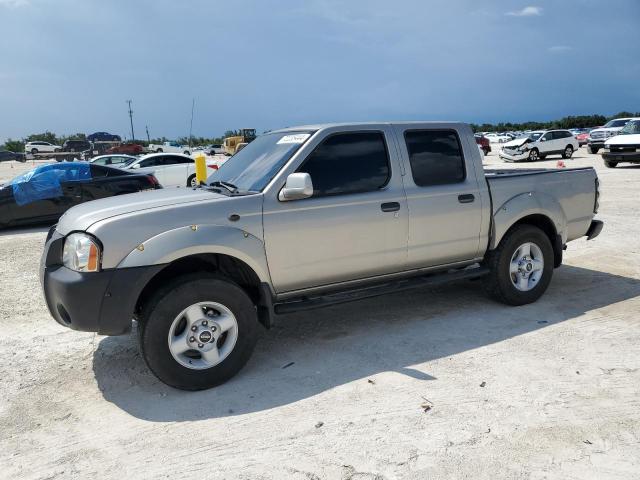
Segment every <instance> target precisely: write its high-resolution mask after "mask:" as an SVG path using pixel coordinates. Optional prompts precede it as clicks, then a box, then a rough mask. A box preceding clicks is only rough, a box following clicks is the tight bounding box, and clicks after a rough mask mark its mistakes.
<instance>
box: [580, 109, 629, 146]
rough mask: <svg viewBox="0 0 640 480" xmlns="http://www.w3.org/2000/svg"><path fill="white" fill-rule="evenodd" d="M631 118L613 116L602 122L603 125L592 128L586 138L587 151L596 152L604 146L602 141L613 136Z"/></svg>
mask: <svg viewBox="0 0 640 480" xmlns="http://www.w3.org/2000/svg"><path fill="white" fill-rule="evenodd" d="M629 120H631V118H614V119H613V120H609V121H608V122H607V123H605V124H604V126H603V127H598V128H594V129H593V130H591V131H590V132H589V138H588V139H587V146H588V147H589V152H591V153H594V154H595V153H598V151H599V150H600V149H601V148H602V147H604V142H605V141H607V139H608V138H610V137H615V136H616V135H617V134H618V132H620V130H622V129H623V127H624V126H625V125H626V124H627V123H629Z"/></svg>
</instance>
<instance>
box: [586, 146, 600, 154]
mask: <svg viewBox="0 0 640 480" xmlns="http://www.w3.org/2000/svg"><path fill="white" fill-rule="evenodd" d="M598 150H600V149H599V148H598V147H589V152H590V153H593V154H594V155H595V154H596V153H598Z"/></svg>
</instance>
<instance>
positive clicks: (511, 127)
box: [471, 112, 640, 132]
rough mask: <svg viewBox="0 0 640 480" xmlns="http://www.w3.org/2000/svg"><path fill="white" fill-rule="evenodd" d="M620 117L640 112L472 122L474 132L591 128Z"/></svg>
mask: <svg viewBox="0 0 640 480" xmlns="http://www.w3.org/2000/svg"><path fill="white" fill-rule="evenodd" d="M620 117H640V112H635V113H632V112H618V113H616V114H615V115H611V116H609V117H605V116H604V115H574V116H568V117H563V118H561V119H560V120H552V121H549V122H522V123H512V122H500V123H482V124H475V123H472V124H471V127H472V128H473V131H474V132H512V131H518V130H546V129H549V128H592V127H600V126H602V125H604V124H605V123H607V122H608V121H609V120H612V119H614V118H620Z"/></svg>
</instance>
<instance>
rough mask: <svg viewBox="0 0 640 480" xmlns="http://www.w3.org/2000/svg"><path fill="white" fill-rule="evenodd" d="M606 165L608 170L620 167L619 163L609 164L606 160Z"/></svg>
mask: <svg viewBox="0 0 640 480" xmlns="http://www.w3.org/2000/svg"><path fill="white" fill-rule="evenodd" d="M604 164H605V165H606V167H607V168H616V167H617V166H618V162H609V161H607V160H605V162H604Z"/></svg>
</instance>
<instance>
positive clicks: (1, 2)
mask: <svg viewBox="0 0 640 480" xmlns="http://www.w3.org/2000/svg"><path fill="white" fill-rule="evenodd" d="M27 6H29V0H0V7H8V8H19V7H27Z"/></svg>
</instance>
